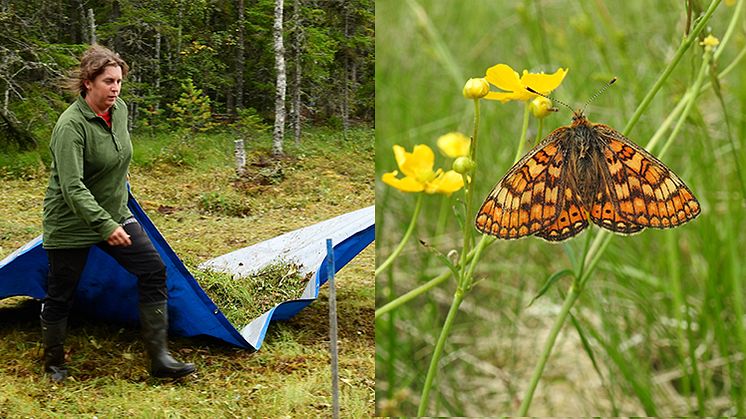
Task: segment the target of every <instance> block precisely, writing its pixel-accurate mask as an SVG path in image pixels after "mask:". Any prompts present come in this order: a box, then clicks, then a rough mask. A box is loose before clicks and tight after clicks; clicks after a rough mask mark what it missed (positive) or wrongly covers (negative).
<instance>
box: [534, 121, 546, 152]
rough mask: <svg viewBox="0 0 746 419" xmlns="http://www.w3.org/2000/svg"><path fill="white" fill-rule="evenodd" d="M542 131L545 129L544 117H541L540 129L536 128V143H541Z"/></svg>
mask: <svg viewBox="0 0 746 419" xmlns="http://www.w3.org/2000/svg"><path fill="white" fill-rule="evenodd" d="M542 131H544V118H539V129H537V130H536V138H534V145H536V144H539V141H541V134H542Z"/></svg>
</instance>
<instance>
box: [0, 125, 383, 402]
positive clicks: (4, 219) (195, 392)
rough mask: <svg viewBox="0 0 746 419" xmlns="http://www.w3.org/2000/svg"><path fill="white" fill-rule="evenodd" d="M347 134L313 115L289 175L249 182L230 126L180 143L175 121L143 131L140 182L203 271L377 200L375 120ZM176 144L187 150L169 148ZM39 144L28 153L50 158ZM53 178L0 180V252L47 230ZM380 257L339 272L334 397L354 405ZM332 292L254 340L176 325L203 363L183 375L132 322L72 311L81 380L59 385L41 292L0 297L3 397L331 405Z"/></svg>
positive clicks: (370, 381)
mask: <svg viewBox="0 0 746 419" xmlns="http://www.w3.org/2000/svg"><path fill="white" fill-rule="evenodd" d="M341 137H342V136H341V133H337V132H334V131H331V130H326V129H310V130H309V131H307V136H306V137H305V138H304V140H303V143H302V144H301V145H300V146H295V145H293V144H290V142H288V144H287V146H286V151H287V153H288V155H290V156H292V158H288V159H285V160H283V161H282V165H283V173H284V177H283V179H281V180H279V181H278V182H275V183H269V184H266V185H263V184H256V185H247V184H245V183H243V182H241V180H240V179H238V178H237V177H236V176H235V173H234V169H233V167H232V166H233V156H232V141H233V137H232V136H231V135H229V134H220V133H217V134H208V135H199V136H196V137H194V138H192V140H191V141H190V142H187V143H183V140H182V139H180V138H178V137H176V136H173V135H168V134H152V135H151V134H141V133H135V134H133V141H134V143H135V144H134V146H135V150H136V154H135V158H134V162H133V165H132V167H131V173H130V174H131V184H132V189H133V193H134V194H135V196H136V197H137V198H138V201H139V202H140V203H141V204H142V206H143V207H144V208H145V210H146V212H147V213H148V216H149V217H150V218H151V219H152V220H153V222H154V223H155V225H156V226H157V227H158V229H159V231H160V232H161V233H162V234H163V235H164V236H165V237H166V239H167V240H168V242H169V243H170V244H171V246H172V247H173V248H174V250H175V251H176V253H177V254H178V255H179V256H180V257H181V258H182V260H184V262H185V264H186V265H187V267H188V268H189V269H190V270H191V271H192V272H193V273H194V274H195V276H197V277H198V279H204V276H206V275H207V274H206V273H202V272H199V271H197V270H196V266H197V265H198V264H199V263H201V262H203V261H205V260H208V259H210V258H213V257H216V256H219V255H221V254H224V253H227V252H229V251H232V250H236V249H239V248H242V247H245V246H249V245H252V244H254V243H257V242H260V241H262V240H266V239H269V238H272V237H275V236H277V235H279V234H281V233H284V232H287V231H291V230H294V229H297V228H300V227H304V226H307V225H309V224H313V223H315V222H318V221H322V220H325V219H328V218H330V217H333V216H336V215H340V214H343V213H346V212H349V211H352V210H354V209H358V208H361V207H364V206H367V205H370V204H371V203H372V202H373V185H372V182H371V179H372V173H371V172H372V168H373V161H372V152H371V150H372V147H373V136H372V132H371V131H370V130H366V129H357V130H354V131H353V132H352V135H351V136H350V138H349V139H348V140H347V141H345V140H342V139H341ZM175 149H179V150H180V151H179V155H180V156H181V157H180V159H179V160H175V159H169V158H165V157H164V156H166V157H167V156H169V155H173V153H172V152H171V151H172V150H175ZM269 149H270V141H269V138H267V137H261V138H256V139H254V140H253V141H252V142H251V143H249V144H247V152H249V153H250V154H251V156H252V158H254V159H259V158H260V156H262V155H265V154H266V152H267V151H268V150H269ZM43 150H44V149H43V148H42V152H41V153H40V152H36V158H37V159H38V160H36V159H31V160H33V161H43V156H42V154H43ZM26 155H27V156H31V157H33V156H34V154H33V153H26ZM31 157H29V158H31ZM177 161H180V162H181V163H177ZM252 161H253V160H252ZM351 161H354V162H356V164H354V165H351V164H349V162H351ZM353 166H354V167H353ZM42 169H43V166H42ZM249 186H251V187H249ZM45 187H46V174H45V172H44V170H40V171H39V173H37V172H31V175H29V176H26V177H23V178H20V179H19V178H18V177H15V176H11V175H8V174H6V176H5V177H4V178H2V179H1V180H0V193H1V194H2V196H3V205H2V206H0V258H3V257H5V256H7V255H8V254H10V253H11V252H12V251H13V250H15V249H16V248H17V247H19V246H21V245H23V244H25V243H26V242H27V241H28V240H30V239H32V238H34V237H35V236H36V235H38V234H39V233H40V232H41V218H40V217H41V198H42V197H43V195H44V189H45ZM208 193H216V194H218V195H220V196H224V197H230V199H233V200H235V201H236V202H242V203H244V204H245V205H247V207H248V208H250V209H251V211H250V212H248V213H245V214H242V215H240V216H238V215H236V214H235V213H231V212H230V211H227V212H226V211H222V210H220V209H212V210H207V209H206V208H203V207H202V206H200V197H201V196H203V195H204V194H208ZM268 197H271V198H272V199H268ZM373 258H374V251H373V249H372V246H371V247H369V248H368V249H366V250H365V251H363V252H362V253H361V254H360V255H359V256H358V257H357V258H355V259H354V260H353V261H352V262H350V264H349V265H348V266H346V267H345V268H343V269H342V270H341V271H340V272H339V274H338V275H337V277H336V283H337V300H338V311H339V339H340V344H339V347H340V390H341V396H340V400H341V404H342V414H343V415H344V416H349V417H363V416H370V415H372V414H373V413H374V368H375V366H374V345H375V340H374V339H375V338H374V330H373V305H374V292H373V275H372V273H373V265H374V261H373ZM227 297H228V296H226V300H225V301H216V303H217V304H218V306H221V308H222V304H223V303H227V302H229V301H227ZM327 299H328V294H327V291H326V287H324V288H322V291H321V295H320V297H319V300H317V301H315V302H314V303H313V304H311V305H310V306H309V307H307V308H306V309H304V310H303V311H302V312H301V313H300V314H299V315H297V316H296V317H294V318H293V319H291V320H289V321H286V322H282V323H278V324H273V325H272V326H270V328H269V330H268V332H267V337H266V340H265V342H264V344H263V346H262V349H261V350H260V351H258V352H256V353H254V354H249V353H247V352H246V351H245V350H240V349H236V348H232V347H228V346H226V345H224V344H221V343H219V342H215V341H213V340H202V339H179V338H175V339H172V341H171V349H172V352H174V353H175V356H176V357H178V358H179V359H182V360H185V361H188V362H194V363H196V364H197V367H198V373H197V374H196V375H195V376H193V377H191V378H189V379H186V380H184V381H176V382H170V381H159V380H154V379H151V378H149V376H148V373H147V369H146V368H147V365H146V360H145V356H144V348H143V346H142V344H141V343H140V341H139V331H138V330H135V329H130V328H122V327H120V326H118V325H106V324H102V323H100V322H96V321H95V320H87V319H82V318H79V317H73V318H72V320H71V324H70V331H69V337H68V345H67V351H68V357H69V360H70V368H71V371H72V375H73V377H74V380H69V381H68V382H65V384H64V385H62V386H53V385H52V384H51V383H50V382H49V381H48V380H47V379H46V378H44V377H43V375H42V371H41V365H40V357H41V347H40V343H39V341H40V333H39V326H38V313H39V303H38V302H36V301H33V300H29V299H26V298H10V299H5V300H0V319H2V320H1V321H0V411H3V412H5V414H6V415H10V416H34V417H39V416H42V417H44V416H93V415H98V416H101V415H106V416H125V415H144V416H148V417H209V416H218V417H247V416H261V417H280V416H312V417H319V416H324V417H325V416H329V412H330V409H331V407H330V403H331V389H330V384H329V383H330V382H331V379H330V367H329V352H328V345H329V342H328V335H329V330H328V310H329V308H328V305H327ZM250 309H252V308H251V307H247V308H246V312H245V313H242V312H241V311H240V308H238V307H236V314H238V315H244V316H248V314H246V313H248V312H249V310H250Z"/></svg>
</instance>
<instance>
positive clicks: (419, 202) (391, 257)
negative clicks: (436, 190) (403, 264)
mask: <svg viewBox="0 0 746 419" xmlns="http://www.w3.org/2000/svg"><path fill="white" fill-rule="evenodd" d="M423 195H424V193H423V192H420V193H419V194H418V195H417V203H416V204H415V207H414V212H413V213H412V219H411V220H410V221H409V227H407V231H406V233H404V237H402V239H401V242H399V245H398V246H396V249H394V252H393V253H391V254H390V255H389V257H388V258H387V259H386V261H385V262H383V263H382V264H381V265H380V266H379V267H378V268H376V272H375V276H378V275H379V274H380V273H381V272H383V271H385V270H386V268H388V267H389V265H391V263H392V262H394V260H395V259H396V258H397V256H399V253H401V251H402V249H403V248H404V245H405V244H407V240H409V237H410V236H411V235H412V232H413V231H414V226H415V224H417V217H418V216H419V215H420V210H421V209H422V196H423Z"/></svg>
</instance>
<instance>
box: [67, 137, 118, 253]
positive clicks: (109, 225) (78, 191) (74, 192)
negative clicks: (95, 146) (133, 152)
mask: <svg viewBox="0 0 746 419" xmlns="http://www.w3.org/2000/svg"><path fill="white" fill-rule="evenodd" d="M84 148H85V140H84V139H83V133H82V131H81V130H80V129H76V127H74V126H73V124H65V125H63V126H61V127H59V129H58V130H55V133H54V134H53V137H52V153H53V155H52V158H53V159H54V164H55V166H56V167H57V173H58V175H59V180H60V188H61V189H62V197H63V199H64V200H65V202H66V203H67V205H68V206H69V207H70V208H71V209H72V211H73V213H75V215H77V216H78V217H80V218H81V219H82V220H83V221H84V222H85V223H86V224H87V225H88V227H90V228H91V229H92V230H93V231H95V232H96V233H98V234H99V236H100V237H101V240H106V239H108V238H109V236H110V235H111V233H113V232H114V230H116V228H117V227H118V226H119V224H117V222H116V221H114V220H113V219H112V218H111V215H109V213H108V212H107V211H106V210H105V209H103V208H101V206H100V205H99V204H98V202H96V198H94V197H93V194H92V193H91V191H90V190H88V188H87V187H86V185H85V184H84V183H83V161H84Z"/></svg>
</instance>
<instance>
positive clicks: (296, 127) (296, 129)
mask: <svg viewBox="0 0 746 419" xmlns="http://www.w3.org/2000/svg"><path fill="white" fill-rule="evenodd" d="M293 22H294V25H295V31H294V32H295V39H294V40H295V45H294V47H293V52H294V53H295V54H294V55H295V57H294V61H295V78H294V80H293V106H292V108H293V135H294V136H295V144H296V145H299V144H300V117H301V115H300V113H301V103H300V97H301V90H300V89H301V87H300V82H301V62H300V61H301V50H302V48H303V25H301V22H300V0H295V1H294V2H293Z"/></svg>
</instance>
